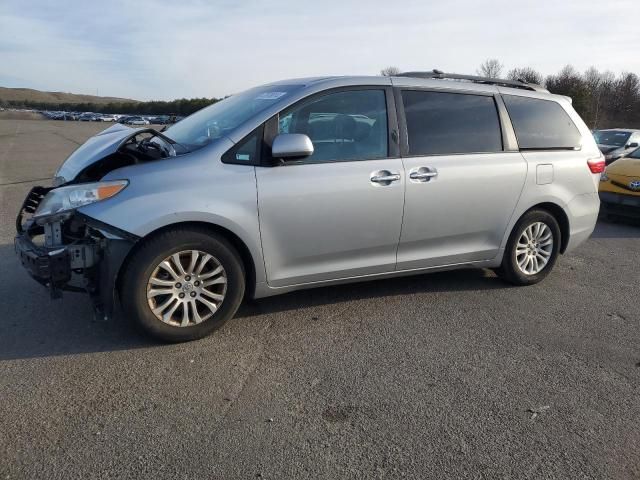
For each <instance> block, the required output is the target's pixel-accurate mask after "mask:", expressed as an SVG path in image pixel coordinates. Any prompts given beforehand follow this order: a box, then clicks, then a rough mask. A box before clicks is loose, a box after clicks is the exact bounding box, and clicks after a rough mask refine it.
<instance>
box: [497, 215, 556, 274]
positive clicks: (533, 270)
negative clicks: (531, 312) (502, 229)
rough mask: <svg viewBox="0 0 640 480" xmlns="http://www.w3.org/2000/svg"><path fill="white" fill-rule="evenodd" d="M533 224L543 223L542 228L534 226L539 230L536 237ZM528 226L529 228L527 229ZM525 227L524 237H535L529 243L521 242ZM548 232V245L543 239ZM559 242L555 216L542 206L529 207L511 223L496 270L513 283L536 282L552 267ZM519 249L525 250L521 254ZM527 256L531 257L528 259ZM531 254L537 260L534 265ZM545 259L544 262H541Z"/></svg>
mask: <svg viewBox="0 0 640 480" xmlns="http://www.w3.org/2000/svg"><path fill="white" fill-rule="evenodd" d="M537 225H544V226H545V227H546V230H545V229H544V228H543V227H540V230H538V231H539V232H541V233H540V236H539V237H536V235H535V233H536V228H537V227H536V226H537ZM530 227H531V228H532V230H528V231H527V229H529V228H530ZM525 231H527V236H528V237H530V238H534V239H535V238H537V240H536V241H534V242H531V243H527V242H526V241H525V242H524V243H523V239H524V238H527V237H526V236H524V235H525ZM548 233H550V234H551V242H552V243H551V245H548V244H547V241H548V240H545V239H546V237H547V234H548ZM519 241H520V242H521V243H520V247H518V242H519ZM561 242H562V237H561V232H560V226H559V225H558V221H557V220H556V219H555V217H554V216H553V215H551V214H550V213H549V212H547V211H546V210H530V211H528V212H527V213H525V214H524V215H523V216H522V218H520V220H518V223H516V225H515V226H514V227H513V230H512V231H511V235H509V240H508V242H507V247H506V249H505V252H504V257H503V259H502V264H501V265H500V268H499V269H497V270H496V273H497V274H498V275H499V276H500V277H501V278H503V279H504V280H506V281H507V282H509V283H512V284H514V285H533V284H535V283H538V282H540V281H542V280H543V279H544V278H545V277H546V276H547V275H548V274H549V272H550V271H551V270H552V269H553V266H554V265H555V263H556V260H557V258H558V253H559V250H560V245H561ZM530 244H532V246H531V247H529V245H530ZM522 245H527V247H525V248H523V247H522ZM536 249H537V250H536ZM523 251H524V252H525V253H524V254H523V253H522V252H523ZM529 253H531V254H529ZM547 256H548V258H547ZM527 257H532V259H531V261H529V260H528V259H527ZM534 258H535V262H537V263H536V264H535V267H534ZM545 259H546V263H545V264H544V265H541V264H542V263H543V260H545ZM523 263H524V264H525V266H524V267H523V266H522V264H523ZM525 270H528V271H525Z"/></svg>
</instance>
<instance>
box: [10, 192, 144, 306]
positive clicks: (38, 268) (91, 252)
mask: <svg viewBox="0 0 640 480" xmlns="http://www.w3.org/2000/svg"><path fill="white" fill-rule="evenodd" d="M48 190H51V189H49V188H45V187H34V188H33V189H31V191H30V192H29V194H28V195H27V198H26V199H25V202H24V205H23V207H22V209H21V210H20V213H19V215H18V218H17V221H16V223H17V229H18V232H17V235H16V237H15V250H16V254H17V255H18V258H19V259H20V262H21V263H22V265H23V266H24V268H25V269H26V270H27V271H28V272H29V274H30V275H31V276H32V277H33V278H34V279H35V280H36V281H38V282H39V283H41V284H42V285H44V286H46V287H47V289H48V290H49V292H50V295H51V298H60V297H61V296H62V292H63V291H72V292H86V293H88V294H89V295H90V297H91V299H92V303H93V306H94V309H95V312H96V315H98V316H99V318H109V317H110V316H111V314H112V312H113V306H114V295H115V292H116V288H115V286H116V278H117V274H118V272H119V270H120V267H121V266H122V264H123V262H124V259H125V257H126V255H127V253H128V252H129V251H130V250H131V247H132V246H133V245H134V244H135V242H136V241H137V240H138V237H136V236H135V235H132V234H130V233H128V232H124V231H122V230H120V229H117V228H115V227H113V226H109V225H106V224H104V223H102V222H99V221H97V220H95V219H92V218H91V217H88V216H86V215H84V214H82V213H80V212H78V211H76V210H71V211H66V212H61V213H59V214H54V215H45V216H38V217H34V216H31V217H30V218H28V219H26V221H23V219H24V217H25V216H26V215H28V214H33V213H34V212H35V210H36V209H37V207H38V205H39V203H40V202H41V201H42V199H43V198H44V195H46V192H47V191H48Z"/></svg>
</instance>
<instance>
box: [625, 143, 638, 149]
mask: <svg viewBox="0 0 640 480" xmlns="http://www.w3.org/2000/svg"><path fill="white" fill-rule="evenodd" d="M627 148H638V142H632V143H630V144H629V145H627Z"/></svg>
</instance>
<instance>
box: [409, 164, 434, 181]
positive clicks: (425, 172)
mask: <svg viewBox="0 0 640 480" xmlns="http://www.w3.org/2000/svg"><path fill="white" fill-rule="evenodd" d="M437 176H438V171H437V170H436V169H435V168H427V167H420V168H416V169H415V170H413V171H412V172H410V173H409V178H410V179H411V180H415V181H417V182H428V181H429V180H431V179H432V178H435V177H437Z"/></svg>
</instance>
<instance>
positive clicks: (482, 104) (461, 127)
mask: <svg viewBox="0 0 640 480" xmlns="http://www.w3.org/2000/svg"><path fill="white" fill-rule="evenodd" d="M402 103H403V105H404V112H405V117H406V120H407V135H408V137H409V155H445V154H455V153H480V152H499V151H502V133H501V130H500V120H499V118H498V112H497V109H496V104H495V101H494V100H493V97H490V96H482V95H468V94H460V93H444V92H429V91H420V90H404V91H403V92H402Z"/></svg>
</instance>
